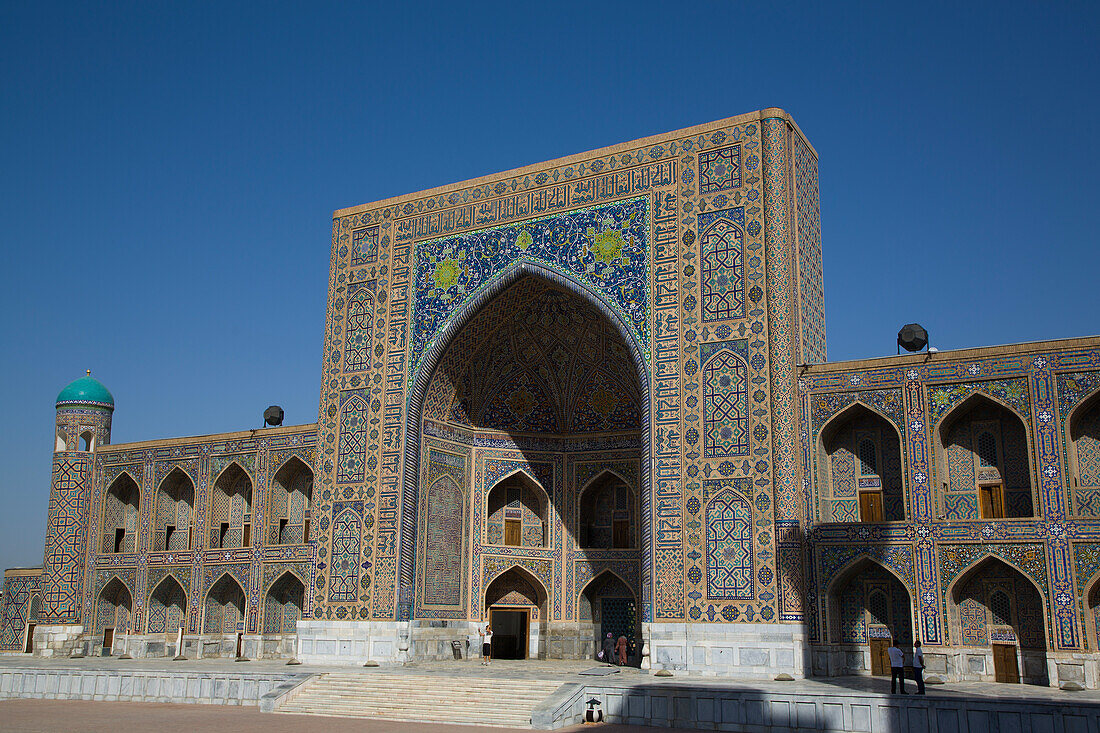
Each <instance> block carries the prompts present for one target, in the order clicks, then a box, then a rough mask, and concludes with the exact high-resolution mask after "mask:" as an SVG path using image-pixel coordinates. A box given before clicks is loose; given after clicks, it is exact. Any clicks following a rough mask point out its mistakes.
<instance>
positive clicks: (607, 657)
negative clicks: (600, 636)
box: [603, 631, 615, 666]
mask: <svg viewBox="0 0 1100 733" xmlns="http://www.w3.org/2000/svg"><path fill="white" fill-rule="evenodd" d="M603 660H604V661H605V662H607V664H608V666H611V665H612V664H614V663H615V640H614V639H613V638H612V637H611V632H610V631H609V632H607V636H606V637H604V640H603Z"/></svg>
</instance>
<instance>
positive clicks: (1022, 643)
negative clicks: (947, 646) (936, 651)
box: [950, 557, 1049, 685]
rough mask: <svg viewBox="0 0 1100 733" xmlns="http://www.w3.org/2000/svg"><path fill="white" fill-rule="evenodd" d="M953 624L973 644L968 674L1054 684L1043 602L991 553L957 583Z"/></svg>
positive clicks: (967, 644)
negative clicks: (990, 555)
mask: <svg viewBox="0 0 1100 733" xmlns="http://www.w3.org/2000/svg"><path fill="white" fill-rule="evenodd" d="M950 602H951V607H952V614H951V616H952V619H951V620H952V626H953V631H954V633H955V635H956V636H957V638H958V640H959V644H960V645H961V646H963V647H970V648H971V649H970V654H969V656H970V658H971V659H972V660H973V661H971V662H969V664H970V665H971V666H970V668H969V670H968V671H969V673H971V674H973V675H975V676H976V677H978V678H979V679H984V680H993V681H996V682H1024V683H1027V684H1036V685H1046V684H1047V683H1048V682H1049V679H1048V675H1047V663H1046V662H1047V660H1046V633H1045V628H1046V624H1045V623H1044V616H1045V614H1044V611H1043V601H1042V597H1041V596H1040V594H1039V590H1038V589H1037V588H1036V587H1035V584H1034V583H1033V582H1032V581H1031V580H1030V579H1028V578H1027V576H1025V575H1024V574H1023V573H1021V572H1020V571H1019V570H1017V569H1016V568H1014V567H1012V566H1011V565H1009V564H1008V563H1006V562H1004V561H1002V560H1000V559H998V558H995V557H987V558H985V559H984V560H982V561H981V562H979V563H977V564H976V565H974V566H973V567H971V568H970V569H969V570H968V571H967V572H965V573H964V574H963V575H961V576H959V578H957V579H956V580H955V581H954V582H953V583H952V588H951V592H950Z"/></svg>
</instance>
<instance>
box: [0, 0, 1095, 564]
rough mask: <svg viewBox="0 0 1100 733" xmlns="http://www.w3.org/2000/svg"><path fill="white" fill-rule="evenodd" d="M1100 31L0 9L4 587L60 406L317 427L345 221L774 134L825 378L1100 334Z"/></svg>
mask: <svg viewBox="0 0 1100 733" xmlns="http://www.w3.org/2000/svg"><path fill="white" fill-rule="evenodd" d="M1098 7H1100V6H1098V5H1097V4H1096V3H1073V4H1066V3H1043V4H1040V3H1027V4H1025V3H1013V2H998V3H942V4H940V3H919V4H917V3H914V4H908V5H905V6H902V5H901V4H898V3H865V4H851V3H784V4H779V3H740V2H721V3H716V2H700V3H667V4H655V3H645V2H637V1H635V2H627V3H592V2H584V3H570V2H554V3H515V2H510V3H502V4H489V5H486V4H477V3H438V4H409V5H405V4H401V3H392V4H385V6H382V4H379V7H367V6H360V5H353V4H339V5H325V4H322V3H319V2H312V3H303V4H301V5H290V4H285V3H267V4H263V5H261V4H255V5H244V4H239V3H173V4H165V3H154V2H142V3H133V4H125V3H114V4H110V5H108V4H99V3H96V4H71V5H65V4H62V5H56V4H52V3H46V2H35V3H29V2H6V3H0V244H2V247H3V249H2V251H3V253H4V257H5V262H4V267H3V268H0V313H2V315H0V344H2V348H3V354H4V356H3V358H2V359H0V383H2V384H3V385H4V386H3V392H2V394H3V408H4V410H5V412H6V415H5V419H4V420H3V421H2V422H0V456H2V458H3V467H4V470H3V471H0V567H11V566H23V565H37V564H39V563H40V562H41V558H42V540H43V536H44V533H45V519H46V506H47V503H48V498H49V479H50V456H51V450H52V437H51V436H52V426H53V401H54V399H55V397H56V395H57V392H58V391H59V390H60V389H61V387H63V386H64V385H65V384H66V383H68V382H69V381H70V380H72V379H74V378H76V377H78V376H80V375H82V374H83V373H84V370H85V369H92V372H93V374H94V375H95V376H96V377H98V378H99V379H101V380H102V381H103V382H104V383H105V384H106V385H107V386H108V387H109V388H110V389H111V390H112V391H113V392H114V395H115V399H116V402H117V404H118V409H117V411H116V413H115V420H114V442H125V441H132V440H141V439H148V438H160V437H170V436H179V435H193V434H203V433H212V432H220V431H228V430H239V429H246V428H251V427H256V426H258V425H259V424H260V416H261V413H262V410H263V408H264V407H266V406H267V405H269V404H272V403H277V404H281V405H282V406H283V407H284V408H285V409H286V413H287V422H288V424H291V423H303V422H312V421H314V420H315V419H316V414H317V400H318V392H319V379H320V359H321V336H322V330H323V325H324V299H325V287H326V277H327V272H328V249H329V237H330V228H331V213H332V211H333V210H334V209H337V208H342V207H345V206H352V205H355V204H360V203H365V202H369V201H374V200H377V199H381V198H385V197H388V196H395V195H400V194H404V193H409V192H412V191H416V190H419V189H423V188H429V187H432V186H437V185H442V184H446V183H450V182H453V181H458V180H463V179H467V178H472V177H476V176H480V175H484V174H487V173H493V172H496V171H499V170H504V169H508V168H513V167H516V166H521V165H526V164H530V163H535V162H538V161H542V160H547V159H551V158H555V157H560V156H563V155H568V154H571V153H576V152H580V151H583V150H589V149H592V148H597V147H601V146H604V145H611V144H614V143H618V142H623V141H626V140H631V139H635V138H638V137H643V136H646V135H651V134H655V133H659V132H664V131H667V130H673V129H676V128H680V127H686V126H690V125H693V124H698V123H701V122H707V121H710V120H714V119H719V118H722V117H728V116H732V115H736V114H740V113H743V112H748V111H752V110H755V109H760V108H763V107H770V106H779V107H783V108H785V109H787V110H788V111H790V112H791V113H792V114H793V115H794V117H795V119H796V120H797V121H798V123H799V124H800V126H801V127H802V128H803V130H804V131H805V132H806V134H807V136H808V137H809V139H810V141H811V142H812V143H813V144H814V146H815V147H816V148H817V151H818V153H819V156H820V171H821V205H822V238H823V249H824V268H825V293H826V296H825V298H826V318H827V329H828V347H829V355H830V358H831V359H834V360H835V359H851V358H860V357H866V356H878V355H883V354H891V353H894V350H895V346H894V338H895V334H896V333H897V329H898V327H899V326H900V325H901V324H903V323H906V322H909V321H914V320H915V321H919V322H921V323H922V324H924V325H925V326H926V327H927V328H928V330H929V332H930V333H931V337H932V343H933V344H934V345H936V346H938V347H939V348H940V349H950V348H961V347H967V346H980V345H989V344H1000V343H1008V342H1014V341H1028V340H1039V339H1047V338H1061V337H1070V336H1082V335H1091V334H1095V333H1097V332H1100V328H1098V327H1097V322H1096V315H1095V313H1096V302H1097V301H1096V284H1095V280H1096V271H1097V264H1098V255H1097V254H1096V244H1097V236H1096V232H1097V227H1098V224H1100V213H1098V211H1100V208H1098V207H1097V205H1096V202H1097V200H1098V199H1100V183H1098V177H1097V176H1096V168H1097V164H1098V163H1100V142H1098V140H1100V136H1098V135H1097V132H1098V131H1097V120H1098V119H1100V94H1098V93H1097V92H1098V90H1097V79H1098V78H1100V50H1098V49H1100V44H1097V43H1096V39H1097V38H1098V37H1100V28H1098V25H1100V23H1098V20H1100V10H1098Z"/></svg>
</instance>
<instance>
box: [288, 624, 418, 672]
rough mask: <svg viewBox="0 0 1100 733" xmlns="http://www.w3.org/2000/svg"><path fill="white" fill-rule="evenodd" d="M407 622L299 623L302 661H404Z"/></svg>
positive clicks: (333, 662)
mask: <svg viewBox="0 0 1100 733" xmlns="http://www.w3.org/2000/svg"><path fill="white" fill-rule="evenodd" d="M409 636H410V634H409V624H408V623H404V622H400V621H314V620H308V621H307V620H303V621H299V622H298V652H297V657H298V659H299V660H300V661H301V662H302V663H303V664H365V663H366V662H368V661H370V662H378V664H380V665H386V666H388V665H395V664H404V663H405V662H406V661H409V659H410V658H411V657H410V655H409V653H408V651H409Z"/></svg>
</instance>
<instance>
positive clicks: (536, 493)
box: [485, 471, 550, 547]
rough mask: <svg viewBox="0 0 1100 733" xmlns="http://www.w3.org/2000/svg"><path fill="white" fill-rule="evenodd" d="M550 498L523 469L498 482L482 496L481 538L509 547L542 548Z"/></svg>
mask: <svg viewBox="0 0 1100 733" xmlns="http://www.w3.org/2000/svg"><path fill="white" fill-rule="evenodd" d="M549 513H550V497H549V495H547V493H546V490H545V489H543V487H542V486H541V485H540V484H539V483H538V482H537V481H535V480H534V479H532V478H531V477H530V476H529V475H528V474H527V473H526V472H524V471H516V472H514V473H511V474H509V475H508V476H505V477H504V478H502V479H501V480H500V481H498V482H497V483H496V484H495V485H494V486H493V488H491V489H490V490H489V493H488V494H487V496H486V497H485V541H486V544H490V545H507V546H510V547H546V546H547V544H548V542H549V539H550V532H549V527H548V524H547V518H548V515H549Z"/></svg>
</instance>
